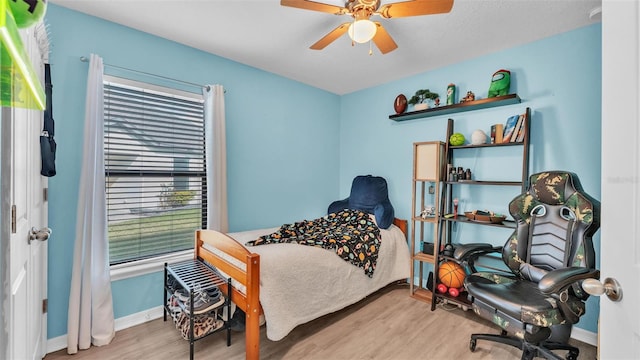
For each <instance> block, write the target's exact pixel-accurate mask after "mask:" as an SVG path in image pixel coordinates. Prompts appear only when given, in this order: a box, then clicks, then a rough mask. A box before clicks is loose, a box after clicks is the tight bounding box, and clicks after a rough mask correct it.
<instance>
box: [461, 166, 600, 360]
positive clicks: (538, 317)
mask: <svg viewBox="0 0 640 360" xmlns="http://www.w3.org/2000/svg"><path fill="white" fill-rule="evenodd" d="M529 184H530V185H529V189H528V190H527V191H526V192H525V193H524V194H521V195H519V196H518V197H516V198H515V199H513V200H512V201H511V202H510V203H509V212H510V213H511V216H513V218H514V219H515V220H516V222H517V227H516V230H515V231H514V232H513V234H512V235H511V237H509V240H508V241H507V242H506V244H505V245H504V247H503V248H502V259H503V260H504V262H505V264H506V265H507V268H508V269H509V270H510V272H511V273H508V274H506V273H500V272H489V271H484V272H475V273H472V274H470V275H468V276H467V277H466V279H465V282H464V285H465V288H466V291H467V292H468V298H469V300H470V301H471V306H472V308H473V310H474V312H475V313H476V314H478V315H480V316H482V317H483V318H486V319H488V320H490V321H492V322H493V323H495V324H496V325H498V326H500V327H501V328H502V332H501V334H500V335H494V334H473V335H471V341H470V343H469V348H470V350H471V351H475V349H476V343H477V340H489V341H495V342H500V343H504V344H508V345H511V346H515V347H517V348H520V349H522V351H523V353H522V359H523V360H524V359H527V360H528V359H533V358H534V357H535V356H540V357H544V358H547V359H563V358H562V357H560V356H559V355H558V354H557V353H554V352H552V351H551V350H566V351H568V352H567V353H566V359H576V358H577V357H578V349H577V348H576V347H573V346H570V345H569V344H567V341H568V340H569V336H570V335H571V327H572V325H573V324H575V323H576V322H578V320H579V319H580V316H582V315H583V314H584V313H585V300H586V299H587V298H588V297H589V294H587V293H586V292H585V291H584V290H583V289H582V287H581V283H582V281H583V280H584V279H588V278H594V279H598V278H599V277H600V272H599V271H598V270H596V269H595V254H594V249H593V244H592V241H591V237H592V235H593V234H594V233H595V232H596V231H597V230H598V228H599V226H600V203H599V202H598V201H597V200H594V199H593V198H591V197H590V196H589V195H587V194H586V193H584V192H583V190H582V188H581V186H580V183H579V180H578V178H577V176H576V175H575V174H572V173H568V172H560V171H551V172H543V173H538V174H534V175H532V176H531V177H530V182H529ZM485 245H486V244H485ZM485 249H486V246H485ZM482 253H483V251H478V248H474V246H473V244H469V245H467V246H460V247H458V248H457V249H456V252H455V254H454V256H455V257H456V258H457V259H458V260H459V261H461V262H465V263H471V264H473V262H474V258H477V256H479V255H480V254H482ZM470 257H471V258H470ZM473 271H475V269H473Z"/></svg>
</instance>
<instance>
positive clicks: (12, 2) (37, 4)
mask: <svg viewBox="0 0 640 360" xmlns="http://www.w3.org/2000/svg"><path fill="white" fill-rule="evenodd" d="M7 2H8V3H9V7H10V8H11V14H13V18H14V20H15V21H16V26H17V27H18V28H19V29H24V28H27V27H29V26H32V25H35V24H36V23H37V22H38V21H40V20H42V18H43V17H44V13H45V12H46V11H47V2H46V1H45V0H7Z"/></svg>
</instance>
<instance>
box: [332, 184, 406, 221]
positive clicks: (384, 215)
mask: <svg viewBox="0 0 640 360" xmlns="http://www.w3.org/2000/svg"><path fill="white" fill-rule="evenodd" d="M343 209H354V210H360V211H364V212H366V213H368V214H373V215H374V216H375V217H376V222H377V223H378V227H379V228H381V229H388V228H389V226H391V224H392V223H393V218H394V211H393V206H392V205H391V201H389V192H388V189H387V181H386V180H385V179H384V178H383V177H380V176H372V175H360V176H356V177H355V178H354V179H353V183H352V184H351V194H350V195H349V197H348V198H346V199H344V200H338V201H334V202H333V203H331V205H329V209H328V212H329V213H332V212H337V211H340V210H343Z"/></svg>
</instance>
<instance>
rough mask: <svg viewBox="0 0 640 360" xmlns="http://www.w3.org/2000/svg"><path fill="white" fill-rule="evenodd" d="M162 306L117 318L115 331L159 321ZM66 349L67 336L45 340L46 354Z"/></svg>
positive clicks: (162, 309)
mask: <svg viewBox="0 0 640 360" xmlns="http://www.w3.org/2000/svg"><path fill="white" fill-rule="evenodd" d="M163 311H164V308H163V306H162V305H160V306H157V307H154V308H151V309H147V310H145V311H141V312H138V313H135V314H131V315H127V316H123V317H121V318H117V319H116V320H115V323H114V327H115V331H120V330H123V329H127V328H130V327H132V326H136V325H140V324H143V323H146V322H147V321H151V320H155V319H159V318H161V317H162V316H163ZM66 348H67V335H66V334H65V335H62V336H58V337H55V338H52V339H49V340H47V354H48V353H52V352H55V351H58V350H62V349H66Z"/></svg>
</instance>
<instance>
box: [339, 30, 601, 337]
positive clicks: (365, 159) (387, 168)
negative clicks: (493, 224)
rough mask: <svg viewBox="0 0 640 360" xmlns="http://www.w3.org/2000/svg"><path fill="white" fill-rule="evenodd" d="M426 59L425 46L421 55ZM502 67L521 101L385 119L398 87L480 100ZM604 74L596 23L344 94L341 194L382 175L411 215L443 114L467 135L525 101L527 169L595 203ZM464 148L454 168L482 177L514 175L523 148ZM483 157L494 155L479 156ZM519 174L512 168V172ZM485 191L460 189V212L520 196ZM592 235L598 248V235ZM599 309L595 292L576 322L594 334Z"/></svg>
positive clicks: (401, 212)
mask: <svg viewBox="0 0 640 360" xmlns="http://www.w3.org/2000/svg"><path fill="white" fill-rule="evenodd" d="M428 56H429V54H428V49H425V57H428ZM502 68H504V69H509V70H511V76H512V84H511V92H516V93H518V95H520V97H521V98H522V100H523V101H522V103H521V104H517V105H510V106H506V107H499V108H493V109H485V110H479V111H473V112H463V113H458V114H452V115H444V116H437V117H430V118H424V119H416V120H409V121H404V122H395V121H391V120H389V115H390V114H393V113H394V109H393V101H394V99H395V97H396V96H397V95H398V94H400V93H404V94H405V95H406V96H407V97H409V96H411V95H413V93H414V92H415V90H417V89H421V88H428V89H430V90H432V91H435V92H438V93H439V94H440V95H441V96H443V98H444V94H445V93H446V87H447V85H448V84H449V83H455V84H456V85H457V86H458V92H459V93H466V91H467V90H471V91H473V92H474V93H475V94H476V96H477V98H486V96H487V91H488V88H489V83H490V80H491V75H492V74H493V73H494V72H495V71H496V70H498V69H502ZM601 73H602V72H601V26H600V24H597V25H592V26H588V27H585V28H581V29H578V30H575V31H571V32H568V33H564V34H562V35H558V36H554V37H551V38H548V39H544V40H541V41H537V42H533V43H530V44H526V45H523V46H518V47H515V48H512V49H509V50H505V51H501V52H497V53H494V54H490V55H487V56H483V57H479V58H476V59H473V60H469V61H465V62H463V63H459V64H454V65H451V66H447V67H444V68H441V69H437V70H434V71H430V72H427V73H423V74H420V75H416V76H412V77H410V78H406V79H401V80H398V81H394V82H391V83H388V84H385V85H382V86H378V87H374V88H369V89H366V90H362V91H359V92H355V93H352V94H348V95H345V96H343V97H342V101H341V109H340V119H341V122H340V154H341V157H340V158H341V162H340V192H341V194H342V195H345V194H348V192H349V186H350V184H351V179H353V177H354V176H355V175H358V174H362V173H373V174H377V175H381V176H384V177H385V178H386V179H387V181H388V183H389V190H390V197H391V201H392V202H393V205H394V207H395V210H396V214H397V216H399V217H402V218H405V219H408V218H410V216H411V194H412V193H411V178H412V161H413V160H412V156H413V154H412V151H413V150H412V143H413V142H416V141H431V140H441V141H445V136H446V123H447V119H448V118H449V117H451V118H453V119H454V120H455V129H456V130H457V131H460V132H462V133H463V134H464V135H465V136H466V137H467V138H469V137H470V136H471V133H472V132H473V130H475V129H482V130H484V131H485V132H487V133H488V132H489V127H490V125H491V124H495V123H504V122H505V120H506V119H507V117H508V116H509V115H513V114H520V113H522V112H524V110H525V108H526V107H530V108H531V111H532V122H531V153H530V159H531V161H530V173H535V172H539V171H543V170H569V171H573V172H575V173H576V174H578V176H579V177H580V180H581V182H582V185H583V187H584V189H585V190H586V191H587V192H589V193H590V194H591V195H592V196H594V197H595V198H597V199H599V198H600V164H601V158H600V145H601V142H600V128H601V100H600V98H601V78H600V77H601ZM372 99H373V100H372ZM465 151H466V152H465V153H464V154H463V157H465V159H462V160H460V161H459V162H457V163H454V165H456V166H464V167H465V168H467V167H469V168H471V170H472V172H473V173H474V174H476V176H479V179H483V178H484V179H485V180H489V179H500V180H507V179H511V180H513V179H514V178H513V177H512V176H513V171H514V169H515V170H518V167H519V166H520V163H519V162H520V161H521V158H518V157H519V156H520V155H519V153H517V151H519V150H516V148H514V147H507V148H502V149H486V150H465ZM457 154H462V152H458V153H457ZM486 157H492V158H493V160H485V158H486ZM518 175H519V174H518V172H517V171H516V172H515V176H516V177H517V176H518ZM467 189H471V190H478V189H477V188H470V187H467ZM482 191H483V193H482V194H480V193H478V192H477V191H476V192H475V193H474V192H461V193H459V195H458V196H459V197H460V200H461V202H463V203H464V206H462V205H461V210H473V209H491V210H494V211H498V212H503V213H507V203H508V201H509V200H510V199H511V198H512V197H513V196H515V195H516V194H517V193H518V192H519V191H518V189H517V188H515V189H511V190H509V189H508V188H507V189H505V188H493V187H489V188H488V189H484V188H483V189H482ZM485 191H486V193H484V192H485ZM483 194H487V195H484V196H483ZM459 230H460V231H459V232H457V233H456V234H454V239H455V240H460V241H465V239H466V241H469V240H470V239H471V240H473V241H489V242H493V243H496V244H502V243H504V241H505V240H506V238H507V236H508V235H509V234H510V232H506V233H504V232H503V233H500V234H498V233H496V232H492V231H489V232H487V233H488V234H490V235H491V237H489V238H479V236H480V235H481V234H480V232H478V231H477V230H478V228H477V227H475V228H472V226H467V227H466V228H464V227H463V226H460V229H459ZM465 230H466V233H465V232H464V231H465ZM481 233H484V232H481ZM472 234H475V236H471V235H472ZM594 240H595V246H596V249H599V248H600V233H599V232H598V233H597V234H596V236H595V237H594ZM598 261H599V259H598ZM598 312H599V302H598V298H596V297H591V299H590V300H589V303H588V309H587V314H586V316H585V317H583V319H582V320H581V321H580V324H579V325H578V327H581V328H583V329H586V330H588V331H592V332H596V331H597V316H598Z"/></svg>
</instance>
